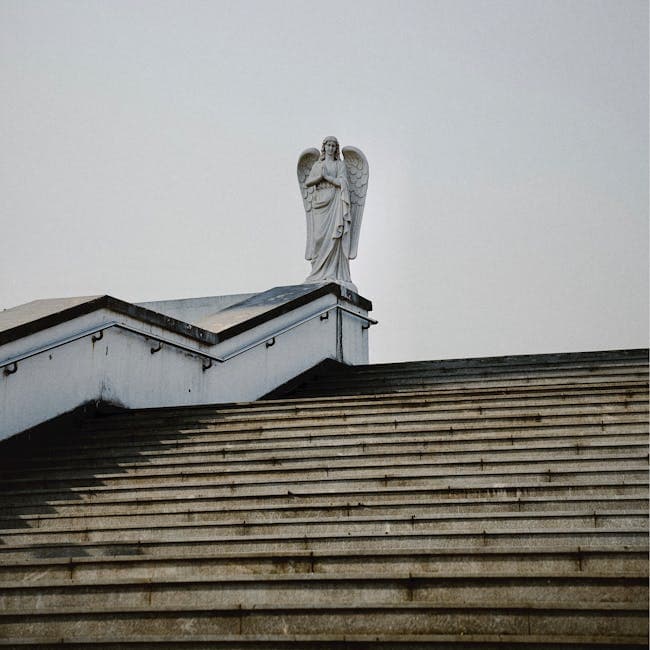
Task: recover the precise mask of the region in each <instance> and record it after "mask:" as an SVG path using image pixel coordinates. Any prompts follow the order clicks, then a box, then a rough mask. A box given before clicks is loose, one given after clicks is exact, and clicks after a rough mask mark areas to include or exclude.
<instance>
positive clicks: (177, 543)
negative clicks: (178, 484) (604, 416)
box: [0, 525, 648, 562]
mask: <svg viewBox="0 0 650 650" xmlns="http://www.w3.org/2000/svg"><path fill="white" fill-rule="evenodd" d="M199 533H200V534H199ZM228 533H229V534H227V535H225V536H215V535H214V531H208V530H207V529H206V528H204V529H202V530H201V529H195V532H194V534H191V533H190V531H185V534H184V535H182V536H178V535H177V536H176V538H174V536H173V535H170V536H167V537H168V538H167V539H161V538H160V537H158V538H156V539H152V540H150V541H147V540H146V539H144V540H143V539H139V538H138V536H137V535H128V536H126V538H120V539H117V540H115V539H105V540H104V541H69V540H68V541H66V540H62V541H61V542H58V543H57V542H53V541H52V540H51V539H50V541H49V543H47V542H46V543H43V544H38V543H35V541H34V540H33V539H30V540H26V541H25V543H23V544H18V543H15V542H16V540H14V543H13V544H9V543H7V540H5V543H3V544H1V545H0V558H2V561H3V562H4V561H5V560H8V559H25V558H44V557H75V556H78V555H87V556H101V555H109V556H115V555H140V554H146V555H153V556H157V555H159V554H160V553H161V552H162V553H165V554H169V553H171V552H178V551H179V550H180V549H185V548H187V547H196V548H202V549H219V552H222V551H234V550H237V551H238V552H257V551H275V552H278V553H281V554H284V553H287V552H292V551H295V550H307V551H324V552H325V551H326V552H329V553H332V552H335V551H336V552H341V551H351V550H354V551H359V550H363V551H365V552H369V551H376V550H381V549H386V548H391V549H396V548H399V549H403V550H407V549H408V550H415V551H428V552H431V551H433V550H439V549H449V548H457V547H468V548H476V549H486V548H489V547H492V546H499V547H501V546H504V545H510V546H511V547H512V548H513V549H521V548H527V547H530V546H534V547H536V548H537V549H538V550H540V551H542V550H544V549H545V548H547V547H553V548H555V547H559V546H564V547H565V548H568V549H575V548H576V547H581V548H589V547H590V546H592V545H594V546H598V547H603V546H606V547H608V548H612V549H617V548H623V547H626V546H641V545H644V544H645V545H646V546H647V539H648V532H647V526H645V525H644V526H643V527H640V528H636V529H632V528H631V527H630V526H627V528H626V529H624V530H615V529H607V528H597V527H596V528H595V527H593V525H592V526H588V527H585V528H571V529H567V528H566V527H559V528H545V529H541V530H532V531H531V530H517V529H514V530H513V529H503V530H502V529H498V528H496V527H491V528H490V529H489V530H481V529H480V527H479V526H477V527H475V530H462V531H461V530H446V531H435V530H429V531H418V530H404V531H403V532H391V531H389V530H384V531H383V532H381V531H380V532H376V533H372V532H368V533H363V534H362V533H355V534H353V533H352V531H348V532H347V533H346V532H345V531H341V533H325V532H322V531H321V532H319V533H318V536H311V537H310V536H309V535H307V534H306V533H304V532H303V531H297V532H296V535H295V536H292V535H288V534H287V535H261V534H259V535H254V536H253V535H250V534H249V533H247V532H246V530H245V527H244V526H242V527H241V528H240V529H238V530H237V531H228ZM93 536H94V537H100V536H104V537H109V536H108V535H105V534H101V535H100V534H99V533H95V534H94V535H93ZM147 537H149V538H151V537H152V535H151V534H148V535H147ZM41 539H43V540H45V536H43V537H42V538H41ZM127 540H131V541H127Z"/></svg>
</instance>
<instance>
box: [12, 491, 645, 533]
mask: <svg viewBox="0 0 650 650" xmlns="http://www.w3.org/2000/svg"><path fill="white" fill-rule="evenodd" d="M647 509H648V498H647V496H646V498H630V497H618V496H610V497H608V498H600V499H595V498H591V499H590V498H575V497H572V496H571V495H569V496H562V497H560V498H555V499H552V498H550V499H549V498H547V499H543V500H542V499H512V498H510V499H505V498H494V497H489V498H483V499H472V500H469V499H465V500H460V499H448V500H446V501H438V502H431V501H430V500H422V501H413V500H412V499H403V500H397V499H393V500H392V501H391V502H388V503H387V502H385V501H379V502H376V503H362V502H360V501H355V502H353V503H350V502H349V501H348V502H347V503H345V502H343V503H338V504H336V503H334V504H333V503H332V502H331V500H329V499H328V500H326V501H321V502H320V503H315V504H313V505H305V506H298V505H294V504H291V503H289V504H287V503H283V504H272V505H267V504H266V503H264V502H261V503H258V504H252V505H248V506H245V505H241V506H240V507H239V508H237V507H231V508H228V507H227V504H215V503H213V502H211V501H208V502H198V503H197V502H196V501H195V500H188V501H184V502H182V503H175V502H173V501H168V502H152V503H144V504H141V503H135V504H133V503H124V504H119V505H117V506H114V507H113V508H112V509H109V508H107V507H105V506H102V505H97V504H93V503H92V502H91V503H86V504H84V505H80V506H77V507H75V506H67V507H65V506H64V507H63V508H57V509H56V512H53V513H51V514H47V513H44V512H42V511H38V512H37V513H35V514H26V512H25V510H24V509H21V510H19V511H18V512H19V513H20V514H16V515H15V516H13V517H12V515H11V511H10V510H9V509H7V510H6V511H5V512H3V510H2V509H0V529H5V528H6V529H9V528H25V527H29V528H38V529H45V530H49V529H57V530H58V529H60V530H86V529H87V528H102V527H108V528H113V527H119V526H124V525H129V526H132V525H136V526H148V525H153V524H154V523H160V524H175V523H191V522H216V521H224V520H237V521H242V520H245V521H248V522H251V523H252V522H257V521H283V520H285V519H290V518H299V517H303V518H308V517H309V518H312V519H322V518H325V517H336V518H343V519H344V518H347V517H350V516H353V515H354V516H384V517H385V516H397V515H400V514H402V515H403V514H405V513H406V514H407V515H408V516H409V517H410V516H416V517H421V516H424V515H433V514H445V513H456V514H460V513H476V512H482V513H485V514H489V513H497V512H501V513H508V512H521V513H531V514H532V513H544V512H548V511H565V512H575V513H594V512H622V513H625V512H633V511H647Z"/></svg>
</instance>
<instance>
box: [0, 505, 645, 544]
mask: <svg viewBox="0 0 650 650" xmlns="http://www.w3.org/2000/svg"><path fill="white" fill-rule="evenodd" d="M108 523H109V522H107V524H108ZM587 527H592V528H593V529H594V531H608V532H610V531H627V530H632V531H638V530H644V529H646V530H647V528H648V517H647V512H645V511H626V512H617V511H614V512H598V511H596V512H592V513H581V512H541V513H518V512H517V513H513V512H506V513H500V512H495V513H490V514H485V513H482V512H479V513H448V514H447V513H445V514H437V515H421V516H419V517H416V516H415V515H411V516H408V514H407V513H398V514H397V515H395V516H393V517H392V518H389V517H386V516H358V515H350V516H349V517H346V518H345V519H340V518H338V517H332V518H329V519H323V520H318V521H315V520H313V519H308V518H296V519H288V518H287V519H283V520H273V521H248V520H242V519H230V520H221V521H217V522H214V521H207V522H199V521H193V522H176V523H170V524H163V523H162V522H156V521H148V522H146V525H145V526H144V527H143V526H139V525H126V524H125V525H122V526H120V527H115V528H109V527H108V525H104V526H101V527H98V528H90V527H89V528H86V529H83V530H57V529H46V528H29V529H16V528H9V529H3V530H0V540H1V541H2V543H3V544H5V545H7V546H21V545H26V544H34V545H38V546H41V545H51V544H61V543H65V544H69V543H76V542H117V541H121V542H127V543H132V542H139V541H141V542H151V541H177V540H180V539H184V538H186V537H190V538H192V539H205V540H209V539H212V538H215V537H219V538H225V537H231V536H232V537H241V536H246V537H256V536H265V537H281V536H292V537H295V536H298V535H303V536H305V535H306V536H309V537H318V536H321V535H334V536H342V535H355V536H364V535H382V534H392V535H399V534H408V533H413V532H415V533H432V534H438V533H447V532H452V533H454V534H481V533H482V532H483V531H487V532H488V533H489V532H491V531H492V530H498V531H500V532H505V531H513V532H514V531H520V532H522V533H535V532H538V531H542V532H543V531H546V530H549V529H552V530H556V529H558V528H562V529H564V530H566V531H567V532H570V531H572V530H573V529H578V530H582V529H585V528H587Z"/></svg>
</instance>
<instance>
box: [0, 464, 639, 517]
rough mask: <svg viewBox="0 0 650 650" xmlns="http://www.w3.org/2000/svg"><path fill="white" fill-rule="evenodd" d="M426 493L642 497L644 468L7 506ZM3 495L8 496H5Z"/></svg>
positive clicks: (49, 499)
mask: <svg viewBox="0 0 650 650" xmlns="http://www.w3.org/2000/svg"><path fill="white" fill-rule="evenodd" d="M405 493H409V494H413V493H419V494H426V497H427V498H428V499H434V498H435V499H447V498H457V497H459V496H462V497H465V498H468V497H473V496H481V497H483V496H486V495H490V496H493V497H502V496H503V497H507V496H510V497H516V498H524V497H527V496H533V495H539V494H544V495H545V496H549V495H553V496H561V495H564V494H567V493H569V494H573V495H577V496H596V497H601V496H602V495H603V494H617V495H631V496H636V497H639V496H640V497H643V498H645V497H646V496H647V494H648V476H647V470H646V469H642V470H636V471H628V472H626V473H625V474H624V475H621V473H620V472H611V473H610V472H607V471H606V470H601V471H595V472H583V473H579V474H576V473H573V474H572V473H568V474H560V473H553V472H546V473H531V474H529V475H525V474H512V475H505V474H486V475H483V476H478V477H466V476H458V475H450V476H445V477H437V478H430V477H427V476H422V477H409V478H408V480H407V479H406V478H404V477H397V478H394V477H391V476H388V475H386V476H384V477H382V478H378V479H376V480H370V479H365V480H361V479H359V480H349V479H348V480H345V481H311V482H309V481H302V482H285V481H276V482H274V483H266V484H261V485H255V484H242V483H241V482H238V483H232V484H230V485H227V486H204V485H183V484H181V485H170V486H167V487H166V488H151V489H146V488H140V489H139V490H138V491H137V492H136V493H134V492H133V490H130V489H122V488H112V489H105V488H102V486H95V487H93V488H92V489H89V488H83V489H82V488H71V489H69V490H66V491H63V492H56V491H50V492H47V491H36V490H32V491H26V492H23V493H15V494H13V495H11V496H12V498H11V504H12V507H24V506H27V505H33V506H39V507H41V508H46V509H48V508H49V509H51V508H53V507H56V506H58V505H62V504H82V503H89V502H91V503H98V504H99V503H118V502H131V503H136V504H137V503H142V502H145V501H155V500H158V501H171V500H174V501H178V502H182V501H184V500H187V499H190V500H201V499H203V500H206V499H207V500H213V501H217V500H218V501H219V502H220V503H223V502H228V503H235V499H237V500H239V501H240V502H242V501H247V502H248V503H251V502H255V503H257V502H259V501H264V502H266V503H269V504H271V503H274V502H278V500H279V501H280V502H281V503H287V502H289V503H300V504H301V505H304V504H306V503H308V502H309V499H313V498H319V499H322V498H332V499H337V498H343V500H344V502H349V500H350V499H355V498H356V499H357V500H361V499H362V498H363V499H367V498H368V496H367V495H380V496H381V497H382V498H386V499H389V500H390V499H391V497H392V496H393V495H397V494H405ZM5 496H8V495H5Z"/></svg>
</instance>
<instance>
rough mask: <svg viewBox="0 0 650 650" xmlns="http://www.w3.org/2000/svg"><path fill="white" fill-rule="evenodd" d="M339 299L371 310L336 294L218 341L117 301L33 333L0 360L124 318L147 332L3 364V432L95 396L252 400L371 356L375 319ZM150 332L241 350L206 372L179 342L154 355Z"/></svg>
mask: <svg viewBox="0 0 650 650" xmlns="http://www.w3.org/2000/svg"><path fill="white" fill-rule="evenodd" d="M337 306H340V307H344V308H345V309H350V310H353V311H354V312H355V313H358V314H359V315H360V316H367V313H366V312H365V311H364V310H362V309H360V308H358V307H354V306H353V305H351V304H350V303H348V302H347V301H345V300H343V299H339V298H337V297H336V296H335V295H334V294H327V295H324V296H321V297H320V298H318V299H315V300H313V301H312V302H309V303H307V304H305V305H302V306H300V307H298V308H296V309H293V310H292V311H290V312H289V313H286V314H283V315H281V316H278V317H277V318H274V319H272V320H269V321H267V322H265V323H262V324H260V325H258V326H257V327H254V328H252V329H248V330H246V331H244V332H242V333H241V334H238V335H237V336H234V337H232V338H230V339H227V340H226V341H223V342H222V343H218V344H216V345H213V346H210V345H207V344H205V343H201V342H198V341H196V340H193V339H190V338H187V337H184V336H182V335H181V334H178V333H175V332H170V331H168V330H165V329H164V328H162V327H159V326H155V325H151V324H147V323H143V322H141V321H139V320H137V319H135V318H132V317H130V316H125V315H121V314H116V313H113V312H111V311H110V310H108V309H100V310H97V311H95V312H93V313H91V314H87V315H84V316H80V317H78V318H74V319H72V320H69V321H67V322H65V323H61V324H59V325H56V326H54V327H51V328H48V329H47V330H43V331H41V332H37V333H34V334H31V335H29V336H26V337H23V338H21V339H20V340H18V341H13V342H11V343H8V344H6V345H4V346H2V347H0V365H1V364H2V363H4V362H6V361H8V360H11V358H14V357H16V356H18V355H21V354H26V353H29V352H33V351H36V350H38V349H39V348H42V347H45V346H50V345H55V344H57V342H61V341H64V340H66V339H67V338H69V337H72V336H75V335H78V334H80V333H83V332H88V330H90V329H92V328H93V327H98V326H102V325H107V324H109V323H112V322H115V321H117V322H119V323H120V324H122V325H124V326H126V327H132V328H135V329H137V330H139V331H140V332H141V333H134V332H131V331H125V330H123V329H119V328H117V327H109V328H108V329H105V330H104V331H103V334H102V338H101V339H100V340H97V341H93V337H92V336H91V335H88V336H85V337H83V338H81V339H78V340H75V341H70V342H67V343H65V344H64V345H61V346H60V347H56V348H54V349H50V350H47V351H43V352H40V353H38V354H35V355H34V356H32V357H30V358H28V359H24V360H20V361H19V362H18V364H17V367H16V371H15V372H13V373H12V374H7V373H6V372H5V371H6V370H13V369H14V366H9V367H5V371H2V370H0V439H3V438H7V437H9V436H11V435H13V434H15V433H18V432H20V431H23V430H25V429H27V428H30V427H32V426H35V425H36V424H39V423H41V422H44V421H46V420H49V419H51V418H53V417H56V416H58V415H61V414H63V413H66V412H68V411H71V410H73V409H74V408H76V407H78V406H80V405H82V404H84V403H87V402H91V401H99V400H101V401H105V402H110V403H113V404H116V405H120V406H123V407H127V408H147V407H160V406H180V405H192V404H210V403H224V402H235V401H248V400H254V399H257V398H259V397H261V396H262V395H265V394H266V393H268V392H270V391H271V390H273V389H274V388H277V387H278V386H280V385H282V384H283V383H285V382H287V381H289V380H290V379H292V378H293V377H295V376H296V375H298V374H300V373H302V372H304V371H305V370H308V369H309V368H311V367H313V366H314V365H316V364H317V363H319V362H320V361H322V360H324V359H327V358H329V359H339V360H341V361H344V362H345V363H348V364H358V363H367V360H368V338H367V337H368V330H367V329H364V328H363V325H365V324H366V323H365V322H364V321H363V320H360V319H359V318H356V317H355V316H352V315H351V314H349V313H346V312H345V311H342V310H339V309H338V308H337ZM328 308H331V311H329V312H328V315H327V317H326V316H325V315H324V314H323V315H322V317H321V315H319V312H322V311H323V310H326V309H328ZM285 330H287V331H285ZM147 335H150V336H151V337H158V338H163V339H165V340H167V341H169V342H170V343H177V344H179V345H183V346H186V347H188V348H190V349H191V350H193V351H194V352H196V353H198V354H200V353H206V354H209V355H211V356H213V357H220V358H225V357H228V356H230V355H235V356H233V357H232V358H230V359H228V360H227V361H225V362H223V363H219V362H217V361H213V362H212V366H211V367H209V368H208V369H206V370H204V369H203V367H204V365H207V363H208V362H207V361H206V359H205V358H202V357H201V356H197V354H193V353H192V352H191V351H187V350H180V349H178V348H176V347H173V346H172V345H170V344H166V343H163V344H162V347H161V348H160V350H159V351H158V352H155V353H154V354H152V352H151V350H152V348H154V349H156V348H158V347H159V345H160V344H159V343H158V342H157V341H156V340H154V338H148V337H147ZM97 336H98V335H96V337H97ZM249 346H253V347H250V348H249ZM247 348H249V349H247ZM242 349H244V350H245V351H244V352H242V353H241V354H237V353H238V352H239V351H240V350H242Z"/></svg>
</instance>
